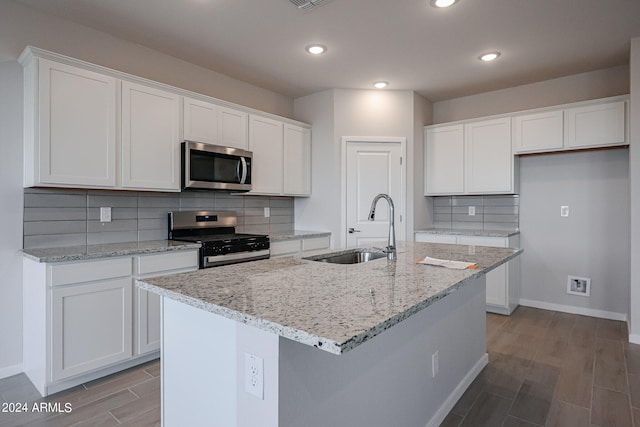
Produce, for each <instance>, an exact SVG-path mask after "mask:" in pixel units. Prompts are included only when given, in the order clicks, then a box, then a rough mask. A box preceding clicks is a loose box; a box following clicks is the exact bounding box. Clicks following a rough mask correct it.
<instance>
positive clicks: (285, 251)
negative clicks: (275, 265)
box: [270, 239, 300, 256]
mask: <svg viewBox="0 0 640 427" xmlns="http://www.w3.org/2000/svg"><path fill="white" fill-rule="evenodd" d="M270 248H271V256H278V255H291V254H297V253H298V252H300V240H299V239H295V240H284V241H282V242H272V243H271V245H270Z"/></svg>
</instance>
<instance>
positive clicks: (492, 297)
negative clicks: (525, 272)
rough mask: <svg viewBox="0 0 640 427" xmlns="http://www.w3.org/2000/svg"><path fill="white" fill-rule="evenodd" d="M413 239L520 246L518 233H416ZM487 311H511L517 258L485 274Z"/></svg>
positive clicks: (516, 290) (517, 277)
mask: <svg viewBox="0 0 640 427" xmlns="http://www.w3.org/2000/svg"><path fill="white" fill-rule="evenodd" d="M415 241H416V242H427V243H449V244H458V245H468V246H471V247H473V246H491V247H498V248H514V247H519V246H520V236H519V235H518V234H516V235H512V236H510V237H493V236H471V235H453V234H432V233H420V232H416V233H415ZM486 282H487V311H489V312H492V313H498V314H507V315H509V314H511V312H513V310H515V308H516V307H517V306H518V304H519V300H520V257H516V258H514V259H512V260H511V261H509V262H507V263H505V264H502V265H501V266H499V267H498V268H496V269H494V270H492V271H490V272H488V273H487V280H486Z"/></svg>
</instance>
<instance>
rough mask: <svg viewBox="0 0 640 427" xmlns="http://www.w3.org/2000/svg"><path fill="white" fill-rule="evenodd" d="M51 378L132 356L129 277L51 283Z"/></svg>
mask: <svg viewBox="0 0 640 427" xmlns="http://www.w3.org/2000/svg"><path fill="white" fill-rule="evenodd" d="M51 306H52V313H51V314H52V316H51V320H52V328H51V345H52V360H51V362H52V363H51V380H52V381H59V380H62V379H65V378H69V377H72V376H74V375H78V374H83V373H85V372H88V371H91V370H94V369H98V368H102V367H104V366H108V365H111V364H113V363H116V362H121V361H123V360H126V359H129V358H130V357H131V354H132V353H131V344H132V343H131V332H132V318H131V308H132V304H131V279H130V278H129V277H120V278H116V279H109V280H101V281H98V282H89V283H80V284H76V285H70V286H57V287H54V288H53V290H52V293H51Z"/></svg>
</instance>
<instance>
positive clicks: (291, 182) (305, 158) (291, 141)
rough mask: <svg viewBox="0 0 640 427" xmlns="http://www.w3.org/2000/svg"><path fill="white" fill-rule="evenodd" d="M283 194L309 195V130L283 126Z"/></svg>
mask: <svg viewBox="0 0 640 427" xmlns="http://www.w3.org/2000/svg"><path fill="white" fill-rule="evenodd" d="M284 194H287V195H295V196H310V195H311V130H310V129H307V128H303V127H300V126H294V125H284Z"/></svg>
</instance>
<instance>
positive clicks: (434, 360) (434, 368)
mask: <svg viewBox="0 0 640 427" xmlns="http://www.w3.org/2000/svg"><path fill="white" fill-rule="evenodd" d="M438 353H439V351H436V352H435V353H433V354H432V355H431V377H432V378H435V377H436V375H438V372H440V365H439V363H438Z"/></svg>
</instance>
